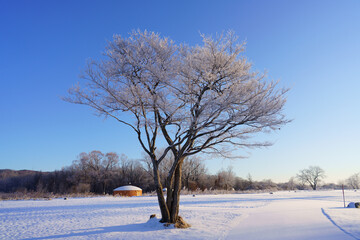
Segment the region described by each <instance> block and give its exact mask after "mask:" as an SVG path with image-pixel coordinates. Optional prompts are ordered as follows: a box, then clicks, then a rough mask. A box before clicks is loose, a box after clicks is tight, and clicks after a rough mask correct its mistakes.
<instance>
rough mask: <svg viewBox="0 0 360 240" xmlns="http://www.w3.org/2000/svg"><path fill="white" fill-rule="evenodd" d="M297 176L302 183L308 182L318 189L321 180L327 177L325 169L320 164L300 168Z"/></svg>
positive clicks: (314, 188)
mask: <svg viewBox="0 0 360 240" xmlns="http://www.w3.org/2000/svg"><path fill="white" fill-rule="evenodd" d="M296 177H297V179H299V180H300V181H301V182H302V183H308V184H309V185H310V186H311V188H312V189H313V190H316V188H317V186H318V184H319V182H320V181H321V180H322V179H323V178H325V171H324V170H323V169H322V168H320V167H318V166H310V167H309V168H307V169H303V170H300V172H299V173H298V174H297V176H296Z"/></svg>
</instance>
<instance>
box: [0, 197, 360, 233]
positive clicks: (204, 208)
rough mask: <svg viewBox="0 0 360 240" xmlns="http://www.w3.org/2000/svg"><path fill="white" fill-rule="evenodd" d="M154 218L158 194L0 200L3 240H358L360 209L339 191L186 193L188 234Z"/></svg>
mask: <svg viewBox="0 0 360 240" xmlns="http://www.w3.org/2000/svg"><path fill="white" fill-rule="evenodd" d="M345 194H346V202H347V203H348V202H351V201H352V202H354V201H357V202H358V201H360V191H358V192H354V191H345ZM154 213H155V214H156V215H157V216H158V217H159V215H160V212H159V208H158V205H157V198H156V197H132V198H126V197H94V198H73V199H71V198H70V199H68V200H64V199H53V200H24V201H22V200H21V201H0V239H148V240H149V239H150V240H151V239H245V240H247V239H317V240H318V239H327V240H332V239H334V240H335V239H336V240H346V239H350V240H351V239H360V209H355V208H343V201H342V193H341V191H316V192H313V191H298V192H275V193H274V194H269V193H262V194H228V195H196V196H195V197H193V196H192V195H188V196H181V206H180V215H181V216H182V217H184V219H185V220H186V221H187V222H188V223H190V224H191V225H192V227H191V228H189V229H174V228H165V227H163V226H162V225H161V224H159V223H158V222H157V221H151V220H149V216H150V215H151V214H154Z"/></svg>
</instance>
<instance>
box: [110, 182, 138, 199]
mask: <svg viewBox="0 0 360 240" xmlns="http://www.w3.org/2000/svg"><path fill="white" fill-rule="evenodd" d="M113 195H114V196H115V195H120V196H128V197H132V196H141V195H142V189H141V188H139V187H135V186H131V185H126V186H122V187H118V188H115V189H114V191H113Z"/></svg>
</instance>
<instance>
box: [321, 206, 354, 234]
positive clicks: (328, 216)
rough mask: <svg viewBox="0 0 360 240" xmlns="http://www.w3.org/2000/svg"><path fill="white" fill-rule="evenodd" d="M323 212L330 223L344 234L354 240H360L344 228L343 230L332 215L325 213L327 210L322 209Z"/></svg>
mask: <svg viewBox="0 0 360 240" xmlns="http://www.w3.org/2000/svg"><path fill="white" fill-rule="evenodd" d="M334 209H336V208H334ZM321 212H322V214H323V215H324V216H325V217H326V218H327V219H329V221H330V222H331V223H332V224H333V225H334V226H335V227H337V228H339V229H340V230H341V231H342V232H343V233H345V234H347V235H348V236H350V237H352V238H354V239H356V240H360V239H359V238H357V237H356V236H354V235H353V234H351V233H349V232H348V231H346V230H345V229H344V228H342V227H341V226H339V225H338V224H337V223H336V222H335V221H334V220H333V219H332V218H331V217H330V215H329V214H327V213H326V212H325V210H324V209H323V208H321Z"/></svg>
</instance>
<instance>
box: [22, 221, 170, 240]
mask: <svg viewBox="0 0 360 240" xmlns="http://www.w3.org/2000/svg"><path fill="white" fill-rule="evenodd" d="M154 220H155V219H154ZM164 229H165V227H164V226H163V225H162V224H161V223H158V222H154V221H152V222H151V221H148V222H145V223H136V224H128V225H120V226H110V227H97V228H88V229H78V230H72V231H71V232H70V233H67V234H59V235H50V236H44V237H34V238H24V239H23V240H25V239H26V240H40V239H58V238H70V237H86V236H90V235H95V234H105V233H124V232H152V231H158V230H164Z"/></svg>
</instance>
